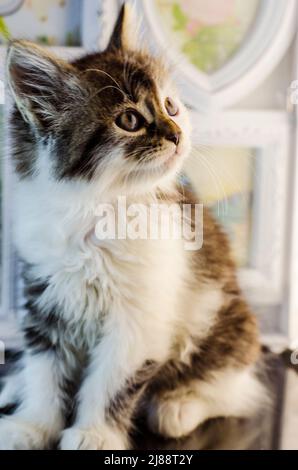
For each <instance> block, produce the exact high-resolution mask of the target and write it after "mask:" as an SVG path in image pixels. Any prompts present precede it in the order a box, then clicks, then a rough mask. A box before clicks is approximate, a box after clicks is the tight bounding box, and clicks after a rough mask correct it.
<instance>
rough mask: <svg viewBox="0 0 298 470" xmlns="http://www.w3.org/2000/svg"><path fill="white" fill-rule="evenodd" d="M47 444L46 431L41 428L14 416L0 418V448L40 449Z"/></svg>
mask: <svg viewBox="0 0 298 470" xmlns="http://www.w3.org/2000/svg"><path fill="white" fill-rule="evenodd" d="M47 444H48V439H47V433H46V432H45V431H43V430H42V429H41V428H39V427H37V426H35V425H33V424H29V423H26V422H24V421H21V420H18V419H15V418H14V417H8V418H2V419H1V420H0V450H41V449H45V448H46V447H47Z"/></svg>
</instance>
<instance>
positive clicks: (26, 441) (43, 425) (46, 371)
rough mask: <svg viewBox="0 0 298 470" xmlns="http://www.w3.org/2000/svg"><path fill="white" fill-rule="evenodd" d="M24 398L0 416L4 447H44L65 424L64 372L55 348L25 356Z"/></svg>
mask: <svg viewBox="0 0 298 470" xmlns="http://www.w3.org/2000/svg"><path fill="white" fill-rule="evenodd" d="M22 379H23V389H22V390H21V396H22V402H21V405H20V406H19V407H18V409H17V410H16V412H15V413H14V414H13V415H11V416H8V417H5V418H2V419H1V420H0V449H1V450H27V449H44V448H47V447H48V446H49V445H50V444H51V443H52V441H55V440H56V439H57V438H58V436H59V433H60V431H61V429H62V428H63V425H64V419H63V413H62V407H63V405H62V400H63V399H62V393H61V392H60V385H61V373H60V369H59V365H58V361H57V356H56V353H55V352H54V351H53V350H47V351H45V352H32V353H31V354H30V353H28V354H26V356H25V358H24V369H23V371H22Z"/></svg>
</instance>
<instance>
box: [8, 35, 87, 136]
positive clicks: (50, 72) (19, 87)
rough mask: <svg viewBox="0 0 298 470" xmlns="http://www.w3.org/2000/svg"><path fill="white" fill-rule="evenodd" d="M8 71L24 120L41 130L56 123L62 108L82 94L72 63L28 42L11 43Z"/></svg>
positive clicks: (9, 81)
mask: <svg viewBox="0 0 298 470" xmlns="http://www.w3.org/2000/svg"><path fill="white" fill-rule="evenodd" d="M6 74H7V81H8V84H9V87H10V89H11V92H12V94H13V97H14V99H15V102H16V105H17V107H18V109H19V111H20V112H21V114H22V116H23V118H24V120H25V121H26V122H28V123H29V124H31V125H33V126H35V127H37V128H39V129H42V128H48V127H50V126H54V125H55V122H56V120H57V118H58V117H59V116H61V113H62V112H63V107H64V109H66V107H67V103H69V102H70V101H71V100H72V99H75V100H77V99H78V97H79V96H80V83H79V79H78V77H76V76H75V74H74V70H73V68H72V66H71V65H69V64H67V63H66V62H64V61H62V60H60V59H58V58H57V57H55V56H54V55H52V54H49V53H48V52H47V51H46V50H45V49H43V48H41V47H38V46H36V45H34V44H32V43H30V42H27V41H13V42H11V44H10V46H9V48H8V52H7V60H6Z"/></svg>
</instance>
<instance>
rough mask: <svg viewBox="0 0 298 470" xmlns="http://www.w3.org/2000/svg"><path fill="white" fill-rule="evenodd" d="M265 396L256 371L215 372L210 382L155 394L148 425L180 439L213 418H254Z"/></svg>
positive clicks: (194, 383)
mask: <svg viewBox="0 0 298 470" xmlns="http://www.w3.org/2000/svg"><path fill="white" fill-rule="evenodd" d="M264 397H265V388H264V386H263V385H262V384H261V383H260V381H259V380H258V379H257V377H256V375H255V373H254V371H253V370H252V369H250V368H247V369H243V370H236V369H234V370H233V369H226V370H219V371H214V372H213V373H212V374H210V377H209V378H208V379H206V381H202V380H193V381H191V382H190V383H188V384H186V385H184V386H183V385H180V387H178V388H177V390H171V391H161V392H160V393H157V394H156V395H154V396H153V397H152V398H151V399H150V401H149V405H148V424H149V427H150V429H151V430H152V431H153V432H156V433H158V434H161V435H164V436H166V437H170V438H179V437H183V436H186V435H188V434H190V433H191V432H192V431H193V430H195V429H196V428H197V427H198V426H199V425H200V424H201V423H203V422H204V421H206V420H208V419H210V418H216V417H247V416H250V415H251V414H252V413H253V412H255V411H256V410H257V409H258V407H260V405H261V404H263V403H264Z"/></svg>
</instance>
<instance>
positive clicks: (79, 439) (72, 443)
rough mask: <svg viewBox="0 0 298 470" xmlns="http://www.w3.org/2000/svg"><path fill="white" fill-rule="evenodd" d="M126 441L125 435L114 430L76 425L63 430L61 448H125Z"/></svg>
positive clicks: (126, 446)
mask: <svg viewBox="0 0 298 470" xmlns="http://www.w3.org/2000/svg"><path fill="white" fill-rule="evenodd" d="M127 448H128V443H127V440H126V438H125V436H124V435H123V434H122V433H121V432H120V431H116V430H111V429H105V431H100V430H99V429H96V428H88V429H80V428H77V427H73V428H69V429H66V430H65V431H63V434H62V439H61V442H60V449H61V450H125V449H127Z"/></svg>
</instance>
